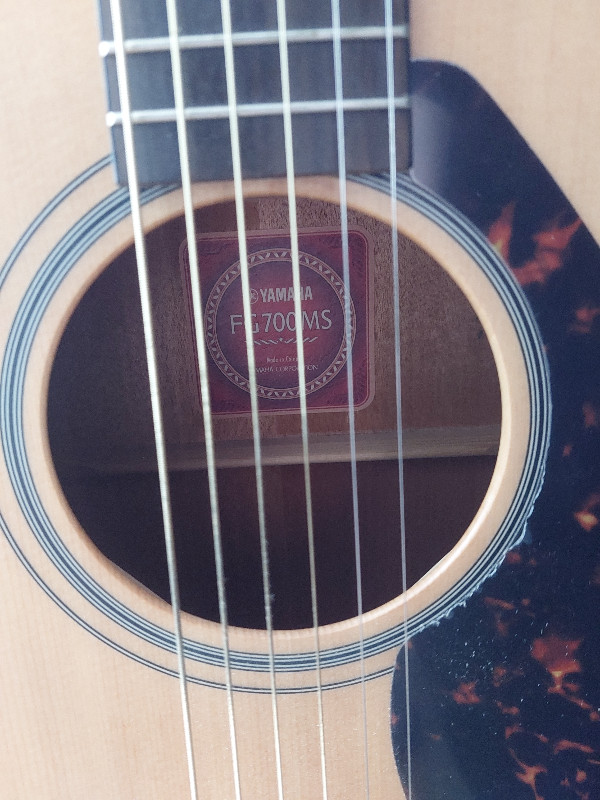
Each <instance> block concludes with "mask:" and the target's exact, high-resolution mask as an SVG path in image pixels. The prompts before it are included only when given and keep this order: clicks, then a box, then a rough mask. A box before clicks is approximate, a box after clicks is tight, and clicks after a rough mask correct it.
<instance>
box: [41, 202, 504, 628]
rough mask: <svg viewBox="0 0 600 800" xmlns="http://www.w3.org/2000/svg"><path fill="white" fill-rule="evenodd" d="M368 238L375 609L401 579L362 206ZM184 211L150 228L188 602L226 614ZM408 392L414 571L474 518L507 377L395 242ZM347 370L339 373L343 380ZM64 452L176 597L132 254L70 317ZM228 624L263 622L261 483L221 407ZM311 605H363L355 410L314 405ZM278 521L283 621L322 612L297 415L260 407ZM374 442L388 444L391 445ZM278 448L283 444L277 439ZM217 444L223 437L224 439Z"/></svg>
mask: <svg viewBox="0 0 600 800" xmlns="http://www.w3.org/2000/svg"><path fill="white" fill-rule="evenodd" d="M246 212H247V224H248V228H249V229H254V230H259V229H262V230H282V229H284V228H286V227H287V224H288V223H287V209H286V203H285V202H284V201H283V200H281V199H261V200H252V201H248V203H247V208H246ZM299 223H300V226H301V227H302V228H310V227H324V226H335V225H338V224H339V211H338V209H337V208H335V207H334V206H331V205H329V204H326V203H323V202H321V201H317V200H314V201H313V200H303V201H300V202H299ZM350 223H351V224H353V225H358V226H360V227H361V229H362V230H364V231H366V233H367V235H368V236H369V237H370V238H371V239H372V241H373V243H374V262H373V269H374V285H373V294H374V305H373V310H372V311H373V313H372V316H373V319H374V328H373V334H372V335H373V342H372V345H373V346H372V352H371V356H370V357H371V358H372V359H374V375H375V393H374V397H373V400H372V402H371V403H370V404H368V405H367V406H366V407H365V408H363V409H360V410H359V411H357V414H356V427H357V440H358V449H359V463H358V505H359V523H360V526H359V527H360V555H361V575H362V598H363V608H364V610H368V609H373V608H376V607H378V606H379V605H381V604H383V603H385V602H386V601H388V600H390V599H392V598H394V597H395V596H397V595H398V594H399V593H400V592H401V591H402V570H401V537H400V503H399V485H398V484H399V475H398V464H397V461H396V457H395V454H392V455H390V452H391V451H390V449H389V448H390V442H391V443H393V442H395V440H396V432H395V419H396V409H395V389H394V342H393V316H392V307H391V305H392V301H391V297H392V288H391V285H392V284H391V281H392V279H391V274H390V273H391V268H390V252H391V245H390V241H391V240H390V231H389V229H388V228H386V226H385V225H383V224H382V223H380V222H377V221H375V220H373V219H371V218H368V217H365V216H362V215H359V214H355V213H353V212H351V219H350ZM197 229H198V230H199V231H204V232H206V231H231V230H234V229H235V211H234V208H233V204H223V205H219V206H214V207H209V208H207V209H203V210H201V211H199V212H198V214H197ZM184 238H185V232H184V225H183V221H182V220H181V219H176V220H173V221H171V222H168V223H166V224H164V225H163V226H162V227H160V228H158V229H156V230H155V231H153V232H151V233H150V234H149V236H148V253H149V260H150V271H151V282H152V290H153V297H154V303H155V309H154V311H155V318H156V328H157V331H158V333H157V338H158V345H159V365H160V373H161V375H160V380H161V389H162V397H163V410H164V414H165V424H166V439H167V447H168V456H169V468H170V488H171V492H172V503H173V513H174V520H175V536H176V544H177V555H178V568H179V580H180V589H181V600H182V607H183V609H184V610H186V611H188V612H191V613H193V614H196V615H199V616H201V617H204V618H207V619H212V620H217V619H218V607H217V593H216V582H215V567H214V554H213V540H212V530H211V523H210V506H209V501H208V488H207V471H206V465H205V452H204V447H203V438H204V434H203V426H202V418H201V411H200V402H199V397H198V389H197V385H196V381H195V366H194V360H193V359H194V350H193V346H194V345H193V341H192V334H191V331H190V325H189V319H188V317H187V311H186V303H185V299H184V297H183V290H182V280H181V273H180V266H179V261H178V251H179V246H180V244H181V242H182V241H183V240H184ZM400 252H401V270H400V272H401V298H402V299H401V315H402V354H401V361H402V385H403V396H402V407H403V428H404V438H405V450H406V456H407V457H406V459H405V461H404V488H405V503H406V507H405V516H406V537H407V556H408V584H409V585H412V584H413V583H414V582H415V581H416V580H418V579H419V578H420V577H421V576H422V575H424V574H425V573H426V572H427V571H428V570H429V569H430V568H431V567H432V566H433V565H434V564H436V563H437V562H438V561H439V559H440V558H441V557H443V555H444V554H445V553H447V552H448V551H449V550H450V549H451V548H452V547H453V545H454V544H455V543H456V541H457V540H458V539H459V538H460V536H461V535H462V534H463V533H464V531H465V530H466V528H467V526H468V524H469V522H470V521H471V519H472V518H473V516H474V514H475V512H476V510H477V508H478V507H479V505H480V503H481V500H482V498H483V496H484V494H485V491H486V489H487V486H488V485H489V481H490V478H491V474H492V471H493V468H494V464H495V452H496V449H497V439H498V435H499V427H500V398H499V386H498V378H497V374H496V370H495V365H494V361H493V358H492V354H491V351H490V347H489V344H488V341H487V338H486V336H485V334H484V332H483V330H482V327H481V324H480V323H479V320H478V319H477V317H476V315H475V313H474V312H473V310H472V308H471V307H470V305H469V303H468V302H467V300H466V299H465V297H464V296H463V295H462V293H461V292H460V291H459V290H458V288H457V287H456V285H455V284H454V283H453V281H452V280H451V279H450V278H449V277H448V275H447V274H446V273H445V272H444V270H442V269H441V268H440V267H439V266H438V265H437V264H435V263H433V262H432V260H431V259H430V258H429V256H427V255H426V254H425V252H424V251H423V250H421V249H420V248H419V247H418V246H417V245H415V244H414V243H412V242H410V241H409V240H407V239H404V238H403V237H401V240H400ZM338 378H339V379H341V380H345V379H346V378H345V374H344V375H340V376H338ZM48 420H49V436H50V445H51V449H52V454H53V458H54V462H55V466H56V469H57V473H58V476H59V480H60V482H61V484H62V487H63V490H64V492H65V495H66V497H67V499H68V502H69V504H70V505H71V508H72V509H73V511H74V513H75V515H76V517H77V518H78V520H79V521H80V523H81V525H82V527H83V529H84V530H85V531H86V533H87V534H88V535H89V537H90V538H91V539H92V540H93V541H94V542H95V544H96V545H97V546H98V547H99V549H100V550H101V551H102V552H103V553H104V554H105V555H106V556H107V557H108V558H109V559H110V560H111V561H113V562H114V563H116V564H117V565H118V566H119V567H121V568H122V569H123V570H125V571H126V572H127V573H129V574H130V575H132V576H133V577H134V578H136V579H137V580H138V581H140V582H141V583H143V584H144V585H146V586H147V587H148V588H149V589H151V590H152V591H153V592H155V593H156V594H158V595H159V596H161V597H163V598H164V599H165V600H167V601H168V599H169V590H168V580H167V570H166V564H165V556H164V539H163V533H162V521H161V509H160V499H159V494H158V483H157V473H156V465H155V456H154V455H153V434H152V422H151V416H150V406H149V394H148V388H147V371H146V366H145V354H144V349H143V341H142V332H141V314H140V309H139V294H138V289H137V278H136V273H135V263H134V254H133V250H132V249H128V250H126V251H125V252H124V253H122V254H121V255H118V256H117V257H116V258H115V260H114V262H113V263H112V264H111V265H110V266H109V267H108V268H107V269H106V270H105V272H104V273H103V274H102V275H101V276H100V277H99V278H98V279H97V280H96V281H95V282H94V283H93V285H92V286H91V287H90V288H89V290H88V291H87V293H86V294H85V296H84V297H83V298H82V300H81V302H80V303H79V305H78V306H77V308H76V309H75V312H74V313H73V316H72V318H71V319H70V321H69V323H68V325H67V327H66V330H65V332H64V335H63V338H62V341H61V343H60V346H59V348H58V352H57V354H56V359H55V362H54V366H53V370H52V375H51V380H50V389H49V398H48ZM213 424H214V431H215V436H216V439H217V464H218V466H219V468H218V475H217V478H218V488H219V495H220V509H219V510H220V517H221V524H222V534H223V548H224V556H225V574H226V591H227V601H228V608H229V615H230V616H229V619H230V622H231V623H232V624H236V625H241V626H246V627H263V626H264V606H263V587H262V577H261V565H260V551H259V540H258V523H257V509H256V484H255V480H256V479H255V473H254V467H253V466H252V460H251V453H252V450H251V429H250V421H249V419H248V417H247V415H246V416H240V415H234V416H227V415H225V416H223V415H219V416H215V417H214V420H213ZM309 430H310V436H311V440H310V441H311V447H314V448H315V452H316V451H318V453H319V457H318V459H315V461H314V463H312V464H311V485H312V492H313V511H314V526H315V543H316V560H317V591H318V613H319V621H320V623H322V624H326V623H331V622H335V621H338V620H343V619H346V618H349V617H351V616H353V615H355V614H356V612H357V596H356V567H355V552H354V523H353V516H352V485H351V471H350V462H349V458H348V454H347V453H348V445H347V435H348V414H347V412H345V411H324V412H323V411H315V412H311V413H310V414H309ZM261 435H262V437H263V457H264V460H265V467H264V481H265V493H266V498H267V509H266V517H267V519H266V522H267V532H268V541H269V555H270V567H271V576H270V577H271V592H272V595H273V598H274V603H273V611H274V621H275V625H276V626H277V627H279V628H299V627H307V626H310V625H312V617H311V600H310V580H309V567H308V555H307V552H308V551H307V533H306V512H305V492H304V483H303V467H302V463H301V459H300V458H299V457H298V451H299V447H298V440H299V436H300V425H299V416H298V414H297V413H291V414H290V413H285V414H269V413H265V412H262V413H261ZM381 442H384V443H387V445H386V446H387V447H388V449H387V451H386V453H387V455H383V456H382V455H381V452H380V451H381ZM274 443H277V445H276V447H277V448H280V449H279V450H277V453H283V455H277V456H276V457H275V456H273V455H272V454H273V453H274V452H275V449H274V448H275V444H274ZM219 448H221V449H219ZM281 448H283V450H281Z"/></svg>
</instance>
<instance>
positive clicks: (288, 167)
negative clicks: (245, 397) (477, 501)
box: [277, 0, 327, 800]
mask: <svg viewBox="0 0 600 800" xmlns="http://www.w3.org/2000/svg"><path fill="white" fill-rule="evenodd" d="M277 30H278V41H279V64H280V75H281V99H282V105H283V131H284V145H285V172H286V182H287V194H288V208H289V211H288V214H289V226H290V249H291V256H292V279H293V281H292V282H293V288H294V315H295V320H296V325H295V327H296V353H297V359H298V373H297V374H298V390H299V401H300V426H301V435H302V464H303V474H304V496H305V511H306V529H307V538H308V560H309V572H310V596H311V612H312V625H313V635H314V642H315V685H316V694H317V719H318V729H319V757H320V763H321V786H322V794H323V800H327V763H326V757H325V726H324V720H323V687H322V680H321V654H320V639H319V614H318V605H317V571H316V556H315V536H314V524H313V505H312V490H311V479H310V457H309V446H308V442H309V439H308V410H307V403H306V369H305V359H304V333H303V325H302V320H303V317H302V296H301V290H300V254H299V245H298V214H297V203H296V179H295V165H294V144H293V126H292V108H291V91H290V69H289V60H288V38H287V37H288V28H287V18H286V9H285V0H277Z"/></svg>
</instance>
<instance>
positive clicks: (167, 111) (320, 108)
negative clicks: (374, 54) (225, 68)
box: [106, 94, 410, 128]
mask: <svg viewBox="0 0 600 800" xmlns="http://www.w3.org/2000/svg"><path fill="white" fill-rule="evenodd" d="M393 102H394V107H395V108H396V109H397V110H405V109H408V108H410V97H409V95H407V94H406V95H402V96H401V97H396V98H394V101H393ZM388 104H389V100H388V98H387V97H352V98H345V99H344V100H343V102H342V108H343V110H344V111H345V112H346V111H377V110H382V109H387V107H388ZM290 105H291V111H292V114H330V113H332V112H333V111H335V109H336V105H337V104H336V101H335V100H302V101H300V100H299V101H296V102H293V103H291V104H290ZM237 114H238V117H274V116H278V115H282V114H283V104H282V103H241V104H239V105H238V106H237ZM228 116H229V111H228V108H227V106H224V105H218V106H191V107H189V108H186V109H185V118H186V120H188V121H194V120H209V119H227V117H228ZM130 118H131V120H132V122H133V123H134V124H135V125H143V124H154V123H157V122H174V121H175V109H174V108H149V109H144V110H140V111H132V112H131V114H130ZM122 119H123V115H122V114H121V112H120V111H109V112H108V113H107V115H106V124H107V125H108V127H109V128H112V127H114V126H115V125H121V124H122Z"/></svg>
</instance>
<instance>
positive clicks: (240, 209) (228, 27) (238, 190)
mask: <svg viewBox="0 0 600 800" xmlns="http://www.w3.org/2000/svg"><path fill="white" fill-rule="evenodd" d="M221 22H222V26H223V35H224V38H225V43H224V53H225V79H226V85H227V104H228V108H229V133H230V136H231V158H232V166H233V183H234V195H235V212H236V221H237V235H238V245H239V255H240V267H241V273H240V277H241V281H242V300H243V312H244V334H245V336H246V355H247V361H248V383H249V387H250V406H251V418H252V438H253V443H254V470H255V475H256V497H257V504H258V524H259V534H260V552H261V567H262V580H263V596H264V608H265V627H266V631H267V642H268V658H269V676H270V689H271V692H270V695H271V716H272V721H273V741H274V748H275V770H276V778H277V794H278V798H279V800H283V772H282V764H281V741H280V733H279V715H278V708H277V682H276V677H275V653H274V641H273V610H272V600H271V582H270V572H269V554H268V545H267V530H266V520H265V499H264V484H263V469H262V455H261V440H260V423H259V417H258V390H257V382H256V367H255V359H254V343H253V334H252V309H251V304H250V279H249V269H248V249H247V243H246V219H245V212H244V194H243V179H242V163H241V150H240V135H239V126H238V117H237V92H236V85H235V62H234V54H233V43H232V40H231V36H232V23H231V8H230V3H229V0H221Z"/></svg>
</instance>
